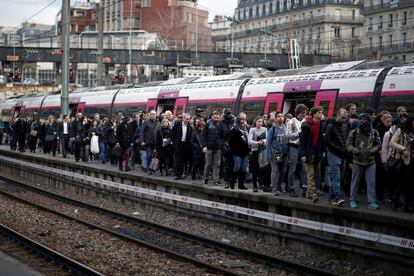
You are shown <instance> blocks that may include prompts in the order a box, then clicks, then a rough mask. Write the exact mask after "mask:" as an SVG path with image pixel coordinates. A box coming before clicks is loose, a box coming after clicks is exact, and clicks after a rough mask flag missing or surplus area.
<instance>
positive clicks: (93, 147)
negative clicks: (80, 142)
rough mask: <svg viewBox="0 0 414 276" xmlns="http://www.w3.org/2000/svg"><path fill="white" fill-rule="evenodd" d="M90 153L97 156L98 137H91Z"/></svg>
mask: <svg viewBox="0 0 414 276" xmlns="http://www.w3.org/2000/svg"><path fill="white" fill-rule="evenodd" d="M91 153H92V154H99V137H98V136H97V135H95V134H94V135H92V139H91Z"/></svg>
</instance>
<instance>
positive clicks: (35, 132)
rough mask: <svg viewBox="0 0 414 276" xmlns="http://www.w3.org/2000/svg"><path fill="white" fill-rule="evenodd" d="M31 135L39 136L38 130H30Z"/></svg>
mask: <svg viewBox="0 0 414 276" xmlns="http://www.w3.org/2000/svg"><path fill="white" fill-rule="evenodd" d="M30 136H33V137H37V130H35V129H32V130H31V131H30Z"/></svg>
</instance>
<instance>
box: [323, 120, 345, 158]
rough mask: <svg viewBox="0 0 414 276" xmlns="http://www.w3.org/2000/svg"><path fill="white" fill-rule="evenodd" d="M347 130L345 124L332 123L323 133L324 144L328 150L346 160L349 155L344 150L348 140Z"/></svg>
mask: <svg viewBox="0 0 414 276" xmlns="http://www.w3.org/2000/svg"><path fill="white" fill-rule="evenodd" d="M348 135H349V133H348V128H347V127H346V125H345V124H342V123H339V122H337V121H332V122H331V123H330V124H329V125H328V126H327V127H326V132H325V142H326V146H327V148H328V150H329V151H330V152H332V153H333V154H335V155H337V156H338V157H341V158H346V157H347V156H348V155H349V153H348V151H347V149H346V140H347V139H348Z"/></svg>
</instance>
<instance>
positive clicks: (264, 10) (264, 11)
mask: <svg viewBox="0 0 414 276" xmlns="http://www.w3.org/2000/svg"><path fill="white" fill-rule="evenodd" d="M266 14H267V10H266V5H263V7H262V15H266Z"/></svg>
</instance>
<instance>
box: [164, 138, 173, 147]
mask: <svg viewBox="0 0 414 276" xmlns="http://www.w3.org/2000/svg"><path fill="white" fill-rule="evenodd" d="M170 144H171V139H170V138H164V139H162V147H167V146H169V145H170Z"/></svg>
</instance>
